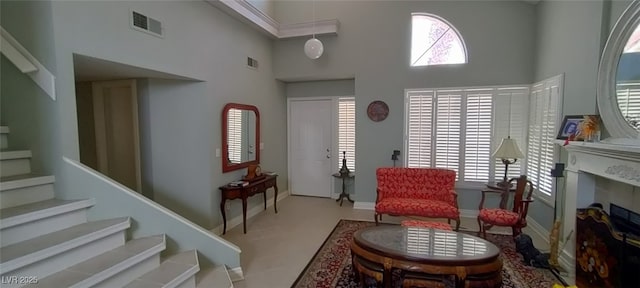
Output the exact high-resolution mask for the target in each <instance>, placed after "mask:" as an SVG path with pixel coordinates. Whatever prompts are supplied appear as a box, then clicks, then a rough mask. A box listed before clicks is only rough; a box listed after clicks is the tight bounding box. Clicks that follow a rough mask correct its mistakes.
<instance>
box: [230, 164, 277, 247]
mask: <svg viewBox="0 0 640 288" xmlns="http://www.w3.org/2000/svg"><path fill="white" fill-rule="evenodd" d="M277 178H278V175H265V177H264V178H261V179H259V180H256V181H253V182H250V183H249V185H247V186H232V185H229V184H227V185H224V186H221V187H220V191H221V192H222V197H220V198H221V199H220V212H222V221H223V222H224V226H223V227H224V228H223V229H222V234H223V235H224V234H225V233H227V213H226V211H225V209H224V206H225V203H226V202H227V200H233V199H242V226H243V228H244V234H247V198H249V197H251V196H253V195H256V194H259V193H262V194H263V197H264V210H267V189H269V188H271V187H273V190H274V193H273V209H274V210H275V211H276V213H278V207H277V206H276V203H278V179H277Z"/></svg>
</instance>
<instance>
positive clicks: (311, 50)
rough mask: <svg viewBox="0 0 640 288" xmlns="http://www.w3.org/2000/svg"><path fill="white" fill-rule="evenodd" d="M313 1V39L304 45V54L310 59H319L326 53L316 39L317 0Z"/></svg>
mask: <svg viewBox="0 0 640 288" xmlns="http://www.w3.org/2000/svg"><path fill="white" fill-rule="evenodd" d="M312 1H313V28H312V33H313V38H311V39H309V40H307V43H304V54H305V55H307V57H309V59H312V60H314V59H318V58H320V56H322V52H324V46H323V45H322V42H320V40H318V39H316V0H312Z"/></svg>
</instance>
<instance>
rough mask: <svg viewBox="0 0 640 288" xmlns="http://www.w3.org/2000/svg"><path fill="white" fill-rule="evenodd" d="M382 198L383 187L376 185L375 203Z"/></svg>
mask: <svg viewBox="0 0 640 288" xmlns="http://www.w3.org/2000/svg"><path fill="white" fill-rule="evenodd" d="M382 198H384V188H382V187H376V203H378V202H380V200H382Z"/></svg>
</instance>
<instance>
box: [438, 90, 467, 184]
mask: <svg viewBox="0 0 640 288" xmlns="http://www.w3.org/2000/svg"><path fill="white" fill-rule="evenodd" d="M461 112H462V95H461V93H460V91H455V90H454V91H442V92H440V93H438V94H437V96H436V123H435V124H436V125H435V131H436V143H435V144H436V149H435V155H434V158H435V164H436V167H439V168H447V169H451V170H455V171H456V177H458V174H459V171H458V170H459V169H458V168H459V166H460V165H459V164H460V163H459V161H460V135H461V134H462V133H461V132H460V124H461V115H460V113H461Z"/></svg>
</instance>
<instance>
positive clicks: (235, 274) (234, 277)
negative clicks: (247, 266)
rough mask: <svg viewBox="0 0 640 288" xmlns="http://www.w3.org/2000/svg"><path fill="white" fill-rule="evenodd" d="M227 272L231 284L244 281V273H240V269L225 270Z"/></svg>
mask: <svg viewBox="0 0 640 288" xmlns="http://www.w3.org/2000/svg"><path fill="white" fill-rule="evenodd" d="M227 272H229V278H231V282H236V281H240V280H244V272H242V267H236V268H227Z"/></svg>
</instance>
